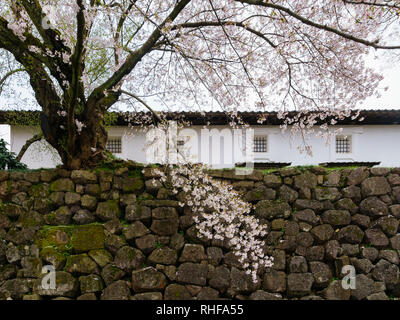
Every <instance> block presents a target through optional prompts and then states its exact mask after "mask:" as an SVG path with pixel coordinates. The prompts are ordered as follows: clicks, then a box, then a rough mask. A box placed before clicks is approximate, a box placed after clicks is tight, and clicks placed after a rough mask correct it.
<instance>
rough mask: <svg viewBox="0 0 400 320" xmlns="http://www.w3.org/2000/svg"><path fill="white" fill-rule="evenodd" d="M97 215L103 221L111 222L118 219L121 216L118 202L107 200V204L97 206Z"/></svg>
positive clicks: (102, 203) (101, 203)
mask: <svg viewBox="0 0 400 320" xmlns="http://www.w3.org/2000/svg"><path fill="white" fill-rule="evenodd" d="M96 215H97V216H98V217H99V218H100V219H101V220H102V221H109V220H113V219H117V218H119V217H120V216H121V210H120V208H119V205H118V201H116V200H107V201H105V202H100V203H99V204H98V205H97V210H96Z"/></svg>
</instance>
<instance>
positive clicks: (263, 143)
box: [254, 136, 267, 152]
mask: <svg viewBox="0 0 400 320" xmlns="http://www.w3.org/2000/svg"><path fill="white" fill-rule="evenodd" d="M254 152H267V137H266V136H258V137H254Z"/></svg>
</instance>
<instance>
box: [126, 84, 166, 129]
mask: <svg viewBox="0 0 400 320" xmlns="http://www.w3.org/2000/svg"><path fill="white" fill-rule="evenodd" d="M119 91H120V92H121V93H122V94H126V95H127V96H130V97H132V98H134V99H136V100H137V101H139V102H140V103H141V104H142V105H144V106H145V107H146V108H147V109H148V110H149V111H150V112H151V113H152V114H153V115H154V117H156V118H157V120H158V121H159V122H160V123H161V122H163V120H162V119H161V118H160V116H159V114H158V113H157V112H155V111H154V110H153V108H152V107H150V106H149V105H148V104H147V103H146V102H145V101H143V100H142V99H140V98H139V97H138V96H137V95H135V94H133V93H131V92H127V91H125V90H119Z"/></svg>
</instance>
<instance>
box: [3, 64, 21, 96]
mask: <svg viewBox="0 0 400 320" xmlns="http://www.w3.org/2000/svg"><path fill="white" fill-rule="evenodd" d="M22 71H26V70H25V69H24V68H19V69H15V70H11V71H9V72H7V73H6V74H5V75H4V77H3V78H1V79H0V95H1V93H2V91H3V86H4V83H5V82H6V81H7V79H8V78H9V77H11V76H12V75H13V74H15V73H17V72H22Z"/></svg>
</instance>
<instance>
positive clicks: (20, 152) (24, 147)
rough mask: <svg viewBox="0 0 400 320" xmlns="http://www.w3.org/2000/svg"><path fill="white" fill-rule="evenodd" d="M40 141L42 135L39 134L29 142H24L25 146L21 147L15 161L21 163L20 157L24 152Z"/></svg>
mask: <svg viewBox="0 0 400 320" xmlns="http://www.w3.org/2000/svg"><path fill="white" fill-rule="evenodd" d="M42 139H43V133H39V134H37V135H35V136H33V137H32V138H30V139H29V140H27V141H26V142H25V144H24V145H23V146H22V148H21V150H20V151H19V153H18V156H17V160H18V161H21V159H22V157H23V156H24V154H25V152H26V151H27V150H28V149H29V147H30V146H31V145H32V144H33V143H35V142H36V141H40V140H42Z"/></svg>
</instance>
